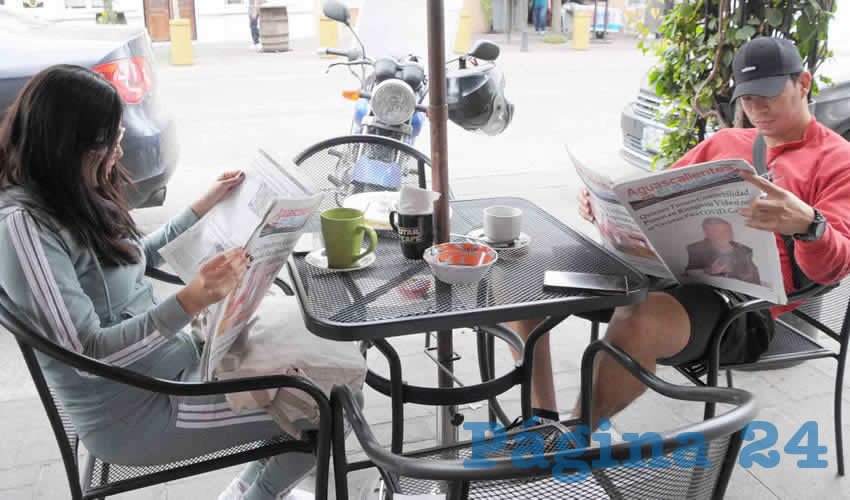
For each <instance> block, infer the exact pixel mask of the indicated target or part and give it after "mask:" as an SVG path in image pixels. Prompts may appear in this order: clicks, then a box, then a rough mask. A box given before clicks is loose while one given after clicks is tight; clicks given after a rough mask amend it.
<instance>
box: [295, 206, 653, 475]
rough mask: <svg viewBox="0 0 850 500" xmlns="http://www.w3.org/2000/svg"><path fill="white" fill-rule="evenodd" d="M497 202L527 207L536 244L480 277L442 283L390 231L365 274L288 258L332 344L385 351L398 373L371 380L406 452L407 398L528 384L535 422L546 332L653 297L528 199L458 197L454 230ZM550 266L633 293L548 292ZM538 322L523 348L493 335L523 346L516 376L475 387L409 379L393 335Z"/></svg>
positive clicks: (397, 445)
mask: <svg viewBox="0 0 850 500" xmlns="http://www.w3.org/2000/svg"><path fill="white" fill-rule="evenodd" d="M493 205H510V206H514V207H517V208H520V209H522V210H523V226H522V231H523V232H524V233H526V234H528V235H529V236H530V238H531V243H530V244H529V245H528V246H527V247H525V248H523V249H519V250H509V251H502V252H500V253H499V260H498V261H497V262H496V263H495V264H494V265H493V266H492V268H491V269H490V272H489V273H488V274H487V275H486V276H485V278H484V279H482V280H481V281H479V282H478V283H474V284H463V285H447V284H445V283H442V282H440V281H438V280H437V279H436V278H435V277H434V276H433V275H432V274H431V271H430V268H429V267H428V264H427V263H425V262H424V261H422V260H418V261H415V260H408V259H406V258H405V257H404V256H402V255H401V250H400V248H399V242H398V240H397V238H396V237H395V236H394V235H392V233H389V235H387V234H386V233H384V234H383V235H382V236H381V237H380V238H379V243H378V247H377V249H376V253H377V256H378V257H377V260H376V262H375V263H374V264H372V265H371V266H370V267H368V268H366V269H362V270H359V271H353V272H347V273H335V272H331V271H327V270H322V269H318V268H314V267H313V266H311V265H310V264H308V263H307V262H306V261H305V258H304V257H292V258H290V260H289V263H288V268H289V272H290V275H291V276H292V280H293V284H294V288H295V290H296V295H297V296H298V298H299V301H300V304H301V308H302V311H303V315H304V321H305V324H306V326H307V328H308V329H309V330H310V331H311V332H313V333H314V334H316V335H318V336H320V337H324V338H327V339H331V340H339V341H352V340H360V341H368V342H370V343H372V344H373V345H375V347H377V348H378V349H379V350H380V351H381V352H382V353H383V354H384V355H385V356H386V357H387V360H388V362H389V366H390V379H389V380H387V379H385V378H383V377H380V376H378V375H376V374H374V373H372V372H371V371H370V372H369V374H368V376H367V379H366V381H367V383H368V384H369V385H370V386H371V387H373V388H374V389H376V390H378V391H379V392H381V393H383V394H385V395H387V396H390V397H391V398H392V405H393V438H392V448H393V451H398V452H400V451H401V443H402V439H403V438H402V433H403V427H402V423H403V403H405V402H408V403H417V404H426V405H434V406H443V407H444V408H453V405H461V404H467V403H473V402H478V401H483V400H490V401H491V402H493V401H495V400H494V399H493V398H495V396H497V395H499V394H502V393H504V392H505V391H507V390H508V389H510V388H511V387H513V386H515V385H522V395H523V397H522V400H523V402H522V407H523V416H524V417H525V418H528V417H529V416H530V413H531V397H530V394H531V364H532V362H533V353H534V346H535V344H536V342H537V341H538V340H539V339H540V337H542V336H543V334H545V333H546V332H547V331H549V330H550V329H551V328H552V327H553V326H555V325H557V324H558V323H560V322H561V321H563V320H564V319H565V318H566V317H568V316H569V315H571V314H575V313H581V312H588V311H594V310H600V309H607V308H612V307H617V306H622V305H627V304H635V303H638V302H641V301H643V300H644V299H645V298H646V295H647V292H648V289H649V280H648V279H647V278H646V276H644V275H643V274H641V273H640V272H638V271H637V270H635V269H634V268H633V267H631V266H629V265H628V264H626V263H625V262H623V261H622V260H620V259H619V258H617V257H615V256H613V255H612V254H611V253H609V252H608V251H606V250H605V249H603V248H602V247H601V246H599V245H597V244H596V243H595V242H593V241H591V240H589V239H587V238H586V237H585V236H583V235H582V234H581V233H579V232H577V231H575V230H574V229H571V228H570V227H568V226H566V225H565V224H563V223H562V222H560V221H559V220H557V219H556V218H554V217H552V216H551V215H549V214H548V213H547V212H545V211H544V210H542V209H541V208H539V207H537V206H536V205H534V204H533V203H531V202H529V201H526V200H523V199H519V198H490V199H480V200H468V201H455V202H452V204H451V208H452V232H453V233H459V234H466V233H468V232H470V231H472V230H474V229H477V228H479V227H481V223H482V222H481V220H482V215H483V210H484V208H485V207H488V206H493ZM317 218H318V216H317ZM310 230H314V231H317V230H319V228H318V221H313V223H311V227H310ZM547 270H560V271H577V272H592V273H601V274H613V275H625V276H626V277H627V278H628V281H629V285H630V291H629V293H628V294H618V295H608V296H600V295H593V294H589V293H566V292H551V291H546V290H544V289H543V276H544V273H545V271H547ZM534 318H547V320H546V321H544V322H543V323H542V324H541V325H540V326H539V327H538V328H537V329H535V331H534V332H532V334H531V335H530V336H529V338H528V340H527V341H526V342H525V344H523V341H522V339H519V337H518V336H517V335H516V334H515V333H513V332H511V331H509V330H507V329H505V328H501V330H499V328H498V327H497V328H495V329H494V330H490V331H488V332H487V333H488V334H490V335H494V336H498V337H500V338H502V340H505V341H506V342H508V343H509V344H510V345H511V346H512V347H514V348H515V349H516V350H517V351H519V352H522V353H523V357H522V359H523V361H522V362H520V363H518V364H517V367H516V368H515V369H514V370H512V371H511V372H510V373H508V374H506V375H503V376H501V377H498V378H493V377H490V378H492V380H487V381H486V382H483V383H481V384H477V385H475V386H467V387H450V386H448V387H447V386H443V385H444V384H441V387H439V388H430V387H417V386H411V385H408V384H405V383H403V382H402V376H401V363H400V360H399V358H398V355H397V354H396V353H395V351H394V349H393V348H392V346H390V344H389V343H388V342H387V341H386V340H385V339H387V338H389V337H397V336H401V335H409V334H413V333H426V332H432V331H443V332H444V331H451V330H452V329H454V328H462V327H481V326H492V325H498V324H500V323H503V322H505V321H516V320H523V319H534ZM506 330H507V332H506ZM500 332H501V333H500ZM479 335H481V333H479ZM491 340H492V337H491ZM480 345H481V343H480V342H479V346H480ZM441 347H442V346H441V345H439V344H438V348H441ZM445 350H447V351H448V352H443V351H445ZM479 352H481V350H480V349H479ZM490 352H492V350H491V351H490ZM452 354H453V353H452V352H451V348H449V349H442V348H441V349H440V350H439V352H438V358H439V360H440V361H441V362H442V361H444V360H447V361H449V364H448V366H449V369H451V361H450V360H451V356H452ZM491 366H492V364H491ZM438 415H440V416H439V417H438V419H439V422H438V425H440V426H441V427H442V428H451V424H455V425H456V424H458V423H459V422H457V421H454V422H449V420H450V419H451V417H452V415H453V411H448V412H445V411H441V412H439V413H438ZM446 440H447V441H449V440H450V439H446ZM349 470H351V469H349Z"/></svg>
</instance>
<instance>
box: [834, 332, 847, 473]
mask: <svg viewBox="0 0 850 500" xmlns="http://www.w3.org/2000/svg"><path fill="white" fill-rule="evenodd" d="M846 361H847V352H846V349H842V352H841V354H840V355H839V357H838V370H837V372H836V376H835V453H836V454H837V457H836V458H837V460H838V475H839V476H843V475H844V442H843V440H842V434H843V433H842V431H841V397H842V395H843V391H844V365H845V362H846Z"/></svg>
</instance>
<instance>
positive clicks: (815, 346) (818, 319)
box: [590, 278, 850, 476]
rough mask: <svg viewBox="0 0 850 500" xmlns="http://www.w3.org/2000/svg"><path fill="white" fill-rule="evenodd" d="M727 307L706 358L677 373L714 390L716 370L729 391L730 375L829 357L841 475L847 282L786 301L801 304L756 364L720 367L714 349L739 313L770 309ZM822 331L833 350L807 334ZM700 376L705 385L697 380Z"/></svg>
mask: <svg viewBox="0 0 850 500" xmlns="http://www.w3.org/2000/svg"><path fill="white" fill-rule="evenodd" d="M724 297H725V298H726V299H727V301H728V303H729V312H728V313H727V314H726V316H725V317H724V318H723V320H722V321H721V322H720V323H718V325H717V327H716V328H715V330H714V332H713V334H712V343H711V348H710V350H709V356H708V357H707V358H706V359H703V360H699V361H696V362H693V363H689V364H687V365H683V366H677V367H676V370H677V371H679V372H680V373H682V374H683V375H684V376H685V377H687V378H688V379H689V380H690V381H691V382H693V383H694V384H697V385H708V386H716V385H717V384H718V375H719V373H720V371H721V370H725V371H726V382H727V385H728V386H729V387H732V385H733V381H732V370H746V371H754V370H770V369H777V368H783V367H787V366H789V365H790V364H797V363H800V362H803V361H808V360H811V359H820V358H834V359H835V360H836V361H837V362H838V369H837V371H836V376H835V393H834V397H835V402H834V409H833V412H834V419H835V445H836V446H835V453H836V457H837V461H838V474H839V475H841V476H843V475H844V444H843V440H842V425H841V424H842V418H841V398H842V394H843V381H844V367H845V365H846V363H847V350H848V339H850V321H848V318H850V316H848V315H850V278H847V279H845V280H844V281H842V282H841V283H840V285H839V286H837V287H835V286H823V285H811V286H809V287H807V288H805V289H801V290H799V291H796V292H794V293H791V294H790V295H789V296H788V302H789V303H793V302H797V301H801V300H805V303H804V304H803V305H801V306H800V307H799V308H797V309H796V310H794V311H793V312H791V313H788V314H786V315H783V316H781V317H780V318H779V319H778V320H777V322H776V333H775V335H774V338H773V340H772V341H771V343H770V345H769V346H768V350H767V352H765V353H764V354H763V355H762V356H761V357H760V358H759V359H758V360H757V361H756V362H755V363H747V364H733V365H721V364H720V361H719V355H720V354H719V348H720V342H721V340H723V336H724V335H726V333H727V331H728V330H729V326H730V325H732V323H733V322H734V321H735V320H736V319H738V318H739V317H741V316H742V315H743V314H745V313H747V312H751V311H758V310H764V309H767V308H769V307H771V306H773V305H774V304H771V303H770V302H768V301H766V300H750V301H745V302H738V303H734V299H732V298H731V297H729V296H726V295H724ZM800 327H803V328H804V329H805V330H808V331H810V332H811V331H815V332H821V333H823V334H824V335H826V336H828V337H829V338H831V339H832V340H834V341H835V342H837V343H838V350H837V351H836V350H835V349H834V348H829V347H825V346H823V345H822V344H821V343H820V342H818V341H817V340H815V339H813V338H812V337H811V336H810V335H808V334H807V333H806V332H804V331H802V330H801V328H800ZM598 338H599V322H596V321H593V322H591V332H590V340H591V342H592V341H595V340H597V339H598ZM703 376H705V381H703V380H702V377H703ZM713 415H714V405H713V404H706V408H705V418H710V417H711V416H713Z"/></svg>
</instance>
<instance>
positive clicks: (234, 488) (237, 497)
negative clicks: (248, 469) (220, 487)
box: [218, 477, 248, 500]
mask: <svg viewBox="0 0 850 500" xmlns="http://www.w3.org/2000/svg"><path fill="white" fill-rule="evenodd" d="M246 491H248V483H246V482H245V481H243V480H242V479H241V478H239V477H234V478H233V481H230V484H228V485H227V488H225V489H224V491H222V492H221V494H220V495H219V496H218V500H242V499H243V498H245V492H246Z"/></svg>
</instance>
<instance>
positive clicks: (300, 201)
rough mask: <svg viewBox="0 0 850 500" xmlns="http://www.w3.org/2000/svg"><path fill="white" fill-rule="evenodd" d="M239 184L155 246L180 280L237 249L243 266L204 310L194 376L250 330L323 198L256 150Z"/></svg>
mask: <svg viewBox="0 0 850 500" xmlns="http://www.w3.org/2000/svg"><path fill="white" fill-rule="evenodd" d="M244 172H245V180H243V181H242V184H241V185H239V187H237V188H236V189H235V190H234V191H233V193H232V194H231V195H230V196H229V197H228V198H227V199H225V200H222V201H221V202H219V203H218V204H217V205H216V206H215V207H213V208H212V209H211V210H210V211H209V212H208V213H207V214H206V215H205V216H204V217H203V218H202V219H201V220H200V221H198V223H197V224H195V225H194V226H192V227H191V228H190V229H189V230H187V231H186V232H184V233H183V234H181V235H180V236H179V237H177V238H175V239H174V240H173V241H171V242H170V243H169V244H168V245H165V246H164V247H163V248H161V249H160V254H161V255H162V257H163V259H165V261H166V262H167V263H168V264H169V265H171V266H172V268H173V269H174V271H175V272H176V273H177V275H178V276H180V278H181V279H183V281H184V282H186V283H188V282H189V281H191V280H192V279H194V277H195V276H196V275H197V272H198V269H199V268H200V266H201V264H202V263H203V262H204V261H206V260H207V259H209V258H211V257H213V256H215V255H217V254H219V253H221V252H222V251H225V250H227V249H230V248H235V247H240V246H244V247H245V250H246V253H247V254H248V255H249V256H251V257H252V258H253V261H252V264H251V267H250V268H249V269H248V271H247V272H246V273H245V275H244V276H243V278H242V280H241V281H240V282H239V284H238V285H237V286H236V288H235V289H234V290H233V291H232V292H231V293H230V294H229V295H228V296H227V297H225V299H224V300H222V301H220V302H218V303H217V304H215V305H213V306H212V307H210V309H209V310H208V311H207V321H206V323H205V325H204V330H205V331H204V332H203V333H202V334H203V336H204V338H205V339H206V343H205V344H204V352H203V353H202V355H201V370H202V371H201V373H202V374H203V375H204V376H205V377H206V379H207V380H212V379H213V375H214V374H213V371H214V369H215V367H216V366H217V365H218V362H219V361H220V360H221V358H222V357H223V356H224V355H225V354H227V351H228V350H229V349H230V347H231V346H232V345H233V343H234V342H235V341H236V340H237V339H238V338H239V336H240V334H241V333H242V332H243V331H244V330H245V329H246V328H248V327H249V326H250V322H251V321H252V317H253V316H254V313H255V312H256V310H257V308H258V307H259V305H260V301H261V300H262V298H263V296H264V295H265V294H266V292H267V291H268V289H269V287H270V286H271V285H272V283H273V281H274V279H275V277H276V276H277V275H278V274H279V273H280V271H281V268H282V267H283V265H284V263H286V260H287V259H288V258H289V255H290V254H291V253H292V249H293V248H294V247H295V244H296V243H297V241H298V238H299V236H300V235H301V232H302V229H303V228H304V226H305V225H306V224H307V222H308V221H309V220H310V217H311V216H312V215H313V213H314V212H315V211H316V209H317V208H318V207H319V204H320V203H321V201H322V197H323V194H322V193H320V192H319V190H318V189H317V188H316V187H315V185H314V184H313V183H312V182H311V181H310V180H309V179H307V178H306V177H304V176H303V175H302V174H300V173H298V171H297V169H296V168H292V167H286V166H284V164H283V163H282V162H280V161H279V160H278V159H276V158H275V157H273V156H272V155H271V154H269V153H267V152H266V151H264V150H262V149H261V150H259V151H258V153H257V155H256V157H255V158H254V161H253V162H252V164H251V166H250V167H249V168H247V169H245V170H244Z"/></svg>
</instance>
